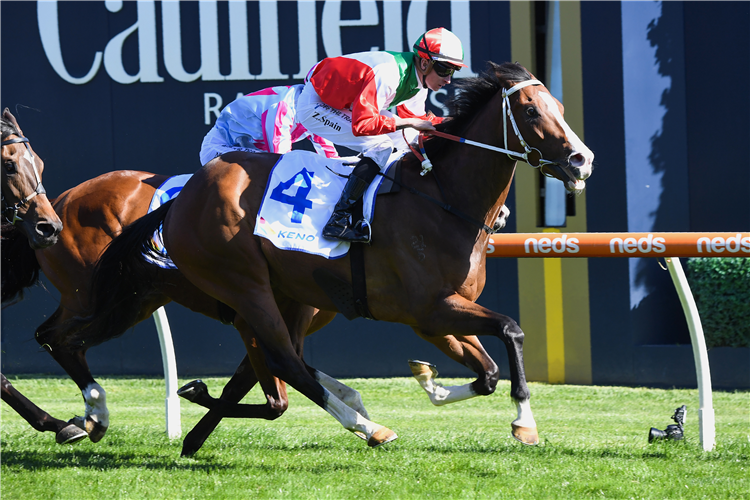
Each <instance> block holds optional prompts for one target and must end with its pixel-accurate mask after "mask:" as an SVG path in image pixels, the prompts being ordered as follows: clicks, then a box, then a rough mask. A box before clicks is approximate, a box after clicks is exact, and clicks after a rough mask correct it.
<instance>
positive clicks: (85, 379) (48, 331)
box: [36, 306, 109, 443]
mask: <svg viewBox="0 0 750 500" xmlns="http://www.w3.org/2000/svg"><path fill="white" fill-rule="evenodd" d="M66 311H67V309H65V308H64V307H63V306H60V307H59V308H58V309H57V311H55V313H54V314H53V315H52V316H51V317H50V318H49V319H48V320H47V321H45V322H44V323H42V325H41V326H40V327H39V328H38V329H37V332H36V340H37V342H39V344H40V345H41V346H42V348H43V349H44V350H46V351H47V352H48V353H49V354H50V355H51V356H52V358H53V359H54V360H55V361H57V363H58V364H59V365H60V366H61V367H62V368H63V369H64V370H65V372H66V373H67V374H68V375H69V376H70V378H71V379H73V382H75V384H76V385H77V386H78V388H79V389H80V390H81V395H82V396H83V401H84V403H85V408H86V409H85V414H84V416H83V417H79V416H76V417H74V418H73V419H71V420H70V423H74V424H75V425H77V426H78V427H80V428H82V429H84V430H85V431H86V432H88V434H89V439H91V441H92V442H94V443H96V442H98V441H100V440H101V439H102V438H103V437H104V434H106V432H107V429H108V428H109V408H107V393H106V391H105V390H104V388H103V387H102V386H101V385H99V384H98V383H97V382H96V380H94V377H93V376H92V375H91V371H90V370H89V366H88V363H87V361H86V351H85V350H81V351H76V352H70V351H66V350H64V349H58V347H57V346H58V345H59V344H60V342H59V339H61V338H63V337H64V336H65V335H66V332H65V330H64V329H63V328H62V327H61V325H64V324H65V322H66V321H67V319H69V318H70V317H72V313H67V312H66Z"/></svg>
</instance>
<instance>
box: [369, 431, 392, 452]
mask: <svg viewBox="0 0 750 500" xmlns="http://www.w3.org/2000/svg"><path fill="white" fill-rule="evenodd" d="M397 437H398V436H397V435H396V433H395V432H393V431H392V430H390V429H389V428H387V427H381V428H380V429H378V430H376V431H375V432H374V433H373V434H372V436H370V439H369V440H368V441H367V446H369V447H370V448H377V447H378V446H381V445H384V444H385V443H390V442H391V441H393V440H394V439H396V438H397Z"/></svg>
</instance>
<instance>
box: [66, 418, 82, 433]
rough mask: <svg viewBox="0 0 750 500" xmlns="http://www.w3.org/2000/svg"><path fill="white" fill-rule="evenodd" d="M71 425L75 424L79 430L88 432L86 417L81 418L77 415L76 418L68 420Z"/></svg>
mask: <svg viewBox="0 0 750 500" xmlns="http://www.w3.org/2000/svg"><path fill="white" fill-rule="evenodd" d="M68 423H69V424H73V425H75V426H76V427H78V428H79V429H83V430H84V431H85V430H86V419H85V418H84V417H81V416H80V415H76V416H75V417H73V418H71V419H70V420H68Z"/></svg>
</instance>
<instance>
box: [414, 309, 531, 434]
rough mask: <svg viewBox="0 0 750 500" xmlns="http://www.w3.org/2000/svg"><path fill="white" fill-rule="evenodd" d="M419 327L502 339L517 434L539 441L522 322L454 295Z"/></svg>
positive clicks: (427, 332) (430, 332) (429, 332)
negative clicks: (528, 378)
mask: <svg viewBox="0 0 750 500" xmlns="http://www.w3.org/2000/svg"><path fill="white" fill-rule="evenodd" d="M459 328H460V330H461V331H459ZM419 329H420V331H421V333H422V334H423V335H428V336H443V337H445V336H450V335H453V336H460V335H492V336H495V337H498V338H499V339H500V340H502V342H503V344H505V348H506V350H507V352H508V361H509V365H510V395H511V397H512V398H513V399H514V400H515V402H516V408H517V410H518V418H516V420H514V421H513V423H512V424H511V427H512V429H513V437H515V438H516V439H518V440H519V441H521V442H522V443H524V444H537V443H538V442H539V435H538V433H537V430H536V422H535V421H534V417H533V415H532V414H531V406H530V405H529V398H530V393H529V388H528V386H527V385H526V374H525V371H524V366H523V337H524V333H523V331H522V330H521V327H519V326H518V323H516V322H515V321H513V320H512V319H511V318H509V317H507V316H504V315H502V314H498V313H495V312H493V311H490V310H489V309H487V308H485V307H482V306H480V305H478V304H476V303H474V302H471V301H469V300H466V299H465V298H463V297H461V296H460V295H452V296H450V297H447V298H446V299H444V302H443V305H442V307H438V308H436V309H433V310H431V311H430V314H429V315H426V316H425V317H423V318H420V320H419Z"/></svg>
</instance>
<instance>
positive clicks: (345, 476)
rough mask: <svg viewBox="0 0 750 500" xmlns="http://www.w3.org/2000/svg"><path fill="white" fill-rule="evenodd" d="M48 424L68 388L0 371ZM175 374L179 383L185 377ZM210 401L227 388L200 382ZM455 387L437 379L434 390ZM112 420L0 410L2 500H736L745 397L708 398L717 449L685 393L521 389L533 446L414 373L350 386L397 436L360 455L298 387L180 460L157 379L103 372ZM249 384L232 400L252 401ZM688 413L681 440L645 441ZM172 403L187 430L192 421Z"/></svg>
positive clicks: (743, 482) (749, 421) (493, 408)
mask: <svg viewBox="0 0 750 500" xmlns="http://www.w3.org/2000/svg"><path fill="white" fill-rule="evenodd" d="M10 380H11V382H12V383H13V385H14V386H16V387H17V388H18V389H19V390H20V391H22V392H23V393H25V394H26V395H27V396H28V397H29V398H31V399H32V400H33V401H35V402H36V403H37V404H38V405H40V406H41V407H43V408H45V409H46V410H47V411H49V412H50V413H52V414H53V415H55V416H57V417H58V418H64V419H68V418H70V417H72V416H73V415H74V414H75V413H78V414H81V413H82V411H83V404H82V401H81V399H80V395H79V393H78V391H77V389H76V388H75V386H74V384H73V383H72V382H71V381H70V380H68V379H59V378H27V377H22V378H14V377H11V378H10ZM187 381H188V380H184V381H181V382H187ZM205 381H206V382H207V384H208V386H209V389H210V390H211V393H212V394H214V395H218V393H219V392H220V389H221V387H222V386H223V383H224V382H225V381H226V379H218V378H212V379H206V380H205ZM467 381H468V380H456V379H446V380H442V381H441V382H443V383H444V384H445V385H455V384H460V383H465V382H467ZM99 382H100V383H101V384H102V385H103V386H104V387H105V389H106V390H107V401H108V403H109V408H110V412H111V426H110V430H109V431H108V433H107V435H106V436H105V438H104V439H103V440H102V441H100V442H99V443H96V444H95V443H91V442H90V441H88V440H86V441H83V442H81V443H78V444H75V445H69V446H61V445H57V444H55V441H54V436H53V435H52V433H38V432H36V431H34V430H33V429H32V428H31V427H30V426H28V425H27V424H26V423H25V422H24V421H23V420H22V419H21V418H20V417H19V416H18V415H16V414H15V413H14V412H13V411H12V410H11V409H10V407H8V406H7V405H5V404H3V405H2V414H1V416H2V426H1V428H0V438H1V439H2V447H1V451H2V455H1V457H0V459H1V460H2V465H1V467H0V473H1V475H0V487H1V488H2V489H1V491H0V494H1V495H2V498H3V500H5V499H24V500H28V499H44V498H50V499H52V498H54V499H75V500H85V499H97V500H104V499H115V498H128V499H147V498H165V499H192V498H195V499H205V498H227V499H245V498H252V499H260V498H335V499H354V498H363V499H379V498H402V499H422V498H425V499H427V498H467V499H470V498H509V499H510V498H512V499H543V498H570V499H579V498H624V499H630V498H648V499H652V498H654V499H662V498H670V499H671V498H710V499H719V498H727V499H743V498H750V473H749V471H748V466H749V465H750V464H749V463H748V457H749V456H750V397H749V396H750V393H748V392H746V391H745V392H715V393H714V407H715V409H716V440H717V446H716V449H715V450H714V451H712V452H703V451H702V449H701V447H700V444H699V438H698V422H697V411H696V410H697V405H698V394H697V391H695V390H657V389H638V388H623V387H583V386H555V385H546V384H535V383H532V384H530V388H531V391H532V409H533V411H534V416H535V417H536V419H537V423H538V425H539V431H540V437H541V444H540V445H539V446H537V447H527V446H523V445H521V444H519V443H518V442H516V441H515V440H513V439H512V438H511V436H510V422H511V421H512V420H513V419H514V418H515V407H514V406H513V404H512V402H511V401H510V399H509V398H508V397H507V395H508V391H509V384H508V383H507V382H501V383H500V384H499V386H498V391H497V393H496V394H495V395H493V396H490V397H484V398H475V399H473V400H470V401H465V402H462V403H457V404H453V405H450V406H446V407H433V406H432V405H431V404H430V403H429V400H428V398H427V396H426V395H425V394H424V393H423V392H422V389H421V388H420V387H419V386H418V384H417V383H416V382H415V381H414V380H412V379H373V380H364V379H350V380H346V381H345V382H346V383H347V384H349V385H350V386H352V387H354V388H356V389H357V390H359V391H360V392H361V393H362V397H363V400H364V402H365V405H366V406H367V408H368V411H369V412H370V416H371V417H372V419H373V420H374V421H376V422H378V423H380V424H382V425H385V426H387V427H390V428H391V429H393V430H395V431H396V432H397V433H398V435H399V439H398V440H396V441H394V442H392V443H389V444H387V445H385V446H383V447H381V448H378V449H369V448H368V447H367V445H366V444H365V443H364V442H363V441H361V440H359V439H358V438H356V437H355V436H354V435H352V434H350V433H349V432H347V431H345V430H343V429H342V428H341V427H340V426H339V424H338V423H337V422H336V421H335V420H334V419H333V418H331V417H330V416H328V415H327V414H326V413H324V412H323V410H321V409H320V408H318V407H317V406H314V405H313V404H312V403H310V402H309V401H308V400H306V399H305V398H304V397H302V396H301V395H300V394H299V393H296V392H294V391H291V390H290V395H289V398H290V408H289V410H288V411H287V413H286V414H285V415H284V416H283V417H282V418H280V419H279V420H276V421H273V422H267V421H247V420H225V421H224V422H222V424H221V425H220V426H219V428H218V429H217V430H216V431H215V432H214V434H213V435H212V436H211V437H210V438H209V440H208V441H207V442H206V444H205V445H204V447H203V448H202V449H201V450H200V451H199V452H198V453H197V454H196V455H195V456H194V457H192V458H180V449H181V445H182V441H181V440H180V439H178V440H174V441H170V440H169V439H168V438H167V437H166V435H165V432H164V425H165V424H164V383H163V381H162V380H160V379H131V378H102V379H100V380H99ZM261 401H262V396H261V394H260V393H259V392H256V391H253V392H252V393H251V394H250V395H249V396H248V397H247V398H246V399H245V402H261ZM682 404H686V405H687V406H688V415H687V424H686V439H685V440H684V441H683V442H659V443H655V444H652V445H649V444H648V443H647V435H648V430H649V428H650V427H651V426H654V427H659V428H661V429H663V428H664V427H665V426H666V425H667V424H670V423H672V421H671V420H670V418H669V417H671V416H672V414H673V412H674V410H675V408H677V407H678V406H680V405H682ZM203 413H204V410H203V409H202V408H200V407H197V406H194V405H191V404H190V403H188V402H185V401H183V402H182V412H181V416H182V428H183V433H186V432H187V430H189V429H190V428H191V427H192V425H193V424H195V423H196V422H197V421H198V420H199V419H200V417H201V416H202V415H203Z"/></svg>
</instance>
